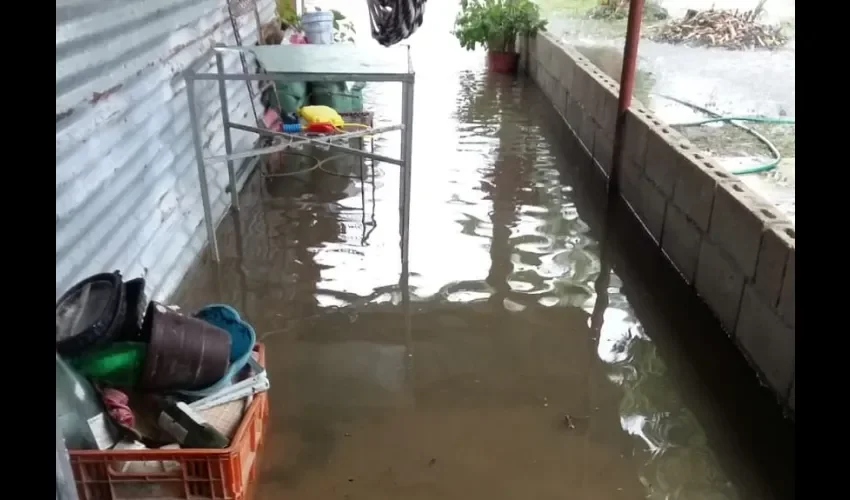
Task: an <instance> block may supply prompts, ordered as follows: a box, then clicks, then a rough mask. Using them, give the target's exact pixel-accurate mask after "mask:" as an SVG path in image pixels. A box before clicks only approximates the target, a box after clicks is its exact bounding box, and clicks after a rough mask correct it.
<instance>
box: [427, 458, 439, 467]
mask: <svg viewBox="0 0 850 500" xmlns="http://www.w3.org/2000/svg"><path fill="white" fill-rule="evenodd" d="M436 463H437V459H436V458H432V459H431V460H428V467H433V466H434V464H436Z"/></svg>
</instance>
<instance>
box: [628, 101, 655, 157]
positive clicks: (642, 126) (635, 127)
mask: <svg viewBox="0 0 850 500" xmlns="http://www.w3.org/2000/svg"><path fill="white" fill-rule="evenodd" d="M650 127H651V124H650V122H649V120H648V119H647V118H646V117H645V116H643V115H642V114H640V113H638V112H636V111H633V110H632V109H629V111H628V112H627V113H626V124H625V133H624V137H625V144H623V155H624V156H625V157H626V158H628V159H630V160H631V161H634V162H635V163H637V164H638V165H639V166H640V167H641V169H643V165H644V160H645V159H646V141H647V137H648V134H649V129H650Z"/></svg>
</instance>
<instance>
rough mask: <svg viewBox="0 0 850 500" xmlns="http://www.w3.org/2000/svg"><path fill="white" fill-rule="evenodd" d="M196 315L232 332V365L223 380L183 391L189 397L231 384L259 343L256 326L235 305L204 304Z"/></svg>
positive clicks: (212, 392)
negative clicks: (255, 345) (242, 315)
mask: <svg viewBox="0 0 850 500" xmlns="http://www.w3.org/2000/svg"><path fill="white" fill-rule="evenodd" d="M195 317H196V318H198V319H201V320H204V321H206V322H207V323H210V324H212V325H215V326H217V327H219V328H221V329H222V330H224V331H226V332H227V333H229V334H230V338H231V342H230V345H231V348H230V367H229V368H228V369H227V373H226V374H225V375H224V377H222V379H221V380H219V381H218V382H216V383H215V384H213V385H211V386H209V387H205V388H203V389H199V390H195V391H181V392H180V393H181V394H184V395H186V396H189V397H194V398H202V397H206V396H209V395H210V394H214V393H216V392H218V391H219V390H221V389H222V388H224V387H226V386H228V385H230V383H231V382H232V380H233V377H235V376H236V374H238V373H239V372H240V371H241V370H242V368H244V367H245V365H246V364H248V359H249V358H250V357H251V351H252V350H253V349H254V344H256V343H257V333H256V332H255V331H254V328H253V327H252V326H251V325H250V324H248V322H247V321H245V320H243V319H242V317H241V316H240V315H239V313H238V312H237V311H236V309H234V308H233V307H231V306H229V305H227V304H210V305H208V306H204V307H203V308H201V309H200V310H199V311H198V312H197V313H195Z"/></svg>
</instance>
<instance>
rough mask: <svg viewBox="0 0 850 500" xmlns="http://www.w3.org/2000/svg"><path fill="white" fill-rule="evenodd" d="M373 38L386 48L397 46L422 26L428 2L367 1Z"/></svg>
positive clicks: (406, 0) (403, 0) (409, 0)
mask: <svg viewBox="0 0 850 500" xmlns="http://www.w3.org/2000/svg"><path fill="white" fill-rule="evenodd" d="M367 2H368V4H369V19H370V21H371V24H372V38H374V39H375V40H377V41H378V43H380V44H381V45H383V46H384V47H389V46H391V45H395V44H397V43H398V42H401V41H402V40H405V39H407V38H408V37H410V35H412V34H413V33H414V32H415V31H416V29H417V28H419V27H420V26H422V18H423V16H424V13H425V2H426V0H367Z"/></svg>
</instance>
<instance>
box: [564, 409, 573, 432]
mask: <svg viewBox="0 0 850 500" xmlns="http://www.w3.org/2000/svg"><path fill="white" fill-rule="evenodd" d="M564 423H565V424H567V427H569V428H570V430H572V429H575V428H576V424H575V423H573V417H572V416H570V414H569V413H567V414H565V415H564Z"/></svg>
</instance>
